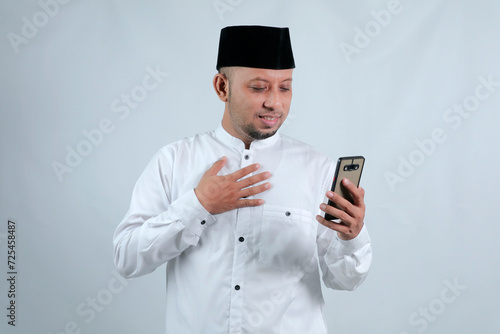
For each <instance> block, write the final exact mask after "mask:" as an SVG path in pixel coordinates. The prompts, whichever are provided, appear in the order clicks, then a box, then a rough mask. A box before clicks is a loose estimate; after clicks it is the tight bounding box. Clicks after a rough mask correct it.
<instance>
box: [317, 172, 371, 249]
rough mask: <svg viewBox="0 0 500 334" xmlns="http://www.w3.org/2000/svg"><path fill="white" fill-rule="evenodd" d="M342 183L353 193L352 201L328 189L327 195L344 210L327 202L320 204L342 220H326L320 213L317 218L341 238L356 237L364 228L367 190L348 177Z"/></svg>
mask: <svg viewBox="0 0 500 334" xmlns="http://www.w3.org/2000/svg"><path fill="white" fill-rule="evenodd" d="M342 184H343V185H344V186H345V187H346V188H347V190H348V191H349V192H350V193H351V196H352V199H353V202H352V203H351V202H349V201H348V200H346V199H345V198H342V197H341V196H340V195H338V194H335V193H334V192H332V191H328V192H327V193H326V197H328V198H329V199H330V200H331V201H332V202H334V203H335V204H337V206H338V207H339V208H341V209H342V210H339V209H337V208H334V207H333V206H331V205H328V204H325V203H322V204H321V205H320V209H321V211H324V212H326V213H329V214H331V215H332V216H334V217H337V218H339V219H340V222H338V223H336V222H333V221H329V220H326V219H325V218H324V217H321V216H320V215H318V216H316V220H318V222H320V223H321V224H323V225H325V226H326V227H328V228H331V229H332V230H335V231H337V233H338V236H339V238H340V239H343V240H350V239H354V238H355V237H356V236H357V235H358V234H359V232H360V231H361V229H362V228H363V224H364V223H363V221H364V218H365V200H364V197H365V190H364V189H363V188H361V187H359V188H357V187H356V186H355V185H354V184H352V182H350V181H349V180H348V179H343V180H342Z"/></svg>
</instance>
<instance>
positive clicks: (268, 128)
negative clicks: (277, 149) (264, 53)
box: [222, 67, 293, 145]
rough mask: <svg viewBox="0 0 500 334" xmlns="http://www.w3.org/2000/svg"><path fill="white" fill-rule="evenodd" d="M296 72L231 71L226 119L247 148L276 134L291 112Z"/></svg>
mask: <svg viewBox="0 0 500 334" xmlns="http://www.w3.org/2000/svg"><path fill="white" fill-rule="evenodd" d="M226 72H227V71H226ZM292 73H293V69H288V70H269V69H259V68H248V67H232V68H230V69H229V71H228V77H229V78H228V79H229V94H228V99H227V102H226V110H225V111H224V117H223V120H222V124H223V126H224V127H225V128H226V130H228V132H230V133H231V132H232V133H231V134H232V135H233V136H236V137H237V138H240V139H241V140H243V141H244V142H245V143H246V144H247V145H249V144H250V143H251V142H252V141H253V140H256V139H265V138H268V137H271V136H272V135H274V134H275V133H276V131H278V129H279V127H280V126H281V124H283V122H284V121H285V119H286V117H287V116H288V111H289V110H290V103H291V101H292Z"/></svg>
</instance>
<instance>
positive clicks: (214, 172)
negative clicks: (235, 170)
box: [207, 156, 227, 175]
mask: <svg viewBox="0 0 500 334" xmlns="http://www.w3.org/2000/svg"><path fill="white" fill-rule="evenodd" d="M226 162H227V157H226V156H223V157H222V158H221V159H220V160H217V161H216V162H214V164H213V165H212V167H210V168H209V169H208V171H207V174H210V175H217V173H219V172H220V170H221V169H222V167H224V166H225V165H226Z"/></svg>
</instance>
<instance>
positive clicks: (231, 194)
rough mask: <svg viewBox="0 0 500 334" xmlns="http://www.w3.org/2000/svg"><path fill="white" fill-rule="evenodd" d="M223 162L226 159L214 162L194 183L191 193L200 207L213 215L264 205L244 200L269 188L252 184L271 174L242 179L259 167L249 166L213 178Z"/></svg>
mask: <svg viewBox="0 0 500 334" xmlns="http://www.w3.org/2000/svg"><path fill="white" fill-rule="evenodd" d="M226 162H227V158H226V157H222V159H221V160H218V161H216V162H215V163H214V164H213V165H212V167H210V168H209V169H208V170H207V171H206V172H205V174H203V177H202V178H201V180H200V183H198V186H197V187H196V188H195V190H194V192H195V194H196V196H197V197H198V200H199V201H200V203H201V205H203V207H204V208H205V209H206V210H207V211H208V212H210V213H211V214H213V215H215V214H218V213H223V212H226V211H230V210H234V209H238V208H243V207H248V206H258V205H262V204H264V200H262V199H248V198H246V197H249V196H253V195H257V194H260V193H261V192H264V191H266V190H268V189H269V188H271V184H270V183H269V182H266V183H264V184H260V185H257V186H255V184H257V183H259V182H261V181H264V180H266V179H268V178H270V177H271V173H269V172H262V173H259V174H256V175H253V176H249V177H247V178H244V179H242V178H243V177H245V176H247V175H248V174H250V173H253V172H255V171H257V170H258V169H259V168H260V165H259V164H252V165H250V166H247V167H244V168H242V169H240V170H237V171H236V172H234V173H232V174H228V175H217V173H219V172H220V170H221V169H222V167H224V165H225V164H226Z"/></svg>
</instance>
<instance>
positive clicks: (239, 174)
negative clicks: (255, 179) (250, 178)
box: [228, 164, 260, 180]
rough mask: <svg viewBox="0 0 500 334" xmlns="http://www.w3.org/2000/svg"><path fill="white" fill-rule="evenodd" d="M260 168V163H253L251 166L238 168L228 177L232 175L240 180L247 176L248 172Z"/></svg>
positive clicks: (234, 178)
mask: <svg viewBox="0 0 500 334" xmlns="http://www.w3.org/2000/svg"><path fill="white" fill-rule="evenodd" d="M259 168H260V165H259V164H251V165H250V166H246V167H244V168H242V169H239V170H237V171H236V172H234V173H231V174H229V175H228V177H231V178H232V179H233V180H239V179H241V178H243V177H245V176H247V175H248V174H250V173H253V172H255V171H256V170H258V169H259Z"/></svg>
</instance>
